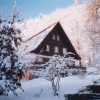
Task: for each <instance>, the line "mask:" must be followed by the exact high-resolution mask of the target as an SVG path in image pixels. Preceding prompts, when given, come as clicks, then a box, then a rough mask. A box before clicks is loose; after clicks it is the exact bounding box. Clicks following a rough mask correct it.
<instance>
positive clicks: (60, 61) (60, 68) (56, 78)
mask: <svg viewBox="0 0 100 100" xmlns="http://www.w3.org/2000/svg"><path fill="white" fill-rule="evenodd" d="M68 55H73V53H71V52H68V53H66V55H65V56H64V57H61V56H59V55H54V56H53V57H52V59H50V61H49V62H47V63H46V64H45V66H47V67H46V69H45V71H44V74H43V75H44V77H45V78H46V79H47V80H49V81H51V82H52V88H53V90H54V95H55V96H56V95H59V93H58V92H59V87H60V85H59V82H60V77H61V74H64V75H66V74H68V73H67V72H68V71H69V73H72V70H69V69H68V67H67V63H69V61H75V59H74V58H73V57H67V56H68Z"/></svg>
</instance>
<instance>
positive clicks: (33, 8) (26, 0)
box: [0, 0, 74, 19]
mask: <svg viewBox="0 0 100 100" xmlns="http://www.w3.org/2000/svg"><path fill="white" fill-rule="evenodd" d="M16 3H17V5H19V7H23V9H22V11H21V13H22V14H23V17H24V18H25V19H28V18H30V17H31V18H36V17H39V14H40V12H41V13H42V14H50V13H52V12H53V11H55V10H56V9H57V8H66V7H68V6H70V5H73V4H74V0H16ZM13 5H14V0H0V10H3V14H2V15H3V17H5V16H6V14H7V12H8V13H9V12H10V11H11V10H12V8H13ZM6 8H7V10H6Z"/></svg>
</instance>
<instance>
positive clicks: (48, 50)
mask: <svg viewBox="0 0 100 100" xmlns="http://www.w3.org/2000/svg"><path fill="white" fill-rule="evenodd" d="M45 46H46V49H45V51H47V52H50V45H49V44H45ZM47 46H48V47H49V49H47Z"/></svg>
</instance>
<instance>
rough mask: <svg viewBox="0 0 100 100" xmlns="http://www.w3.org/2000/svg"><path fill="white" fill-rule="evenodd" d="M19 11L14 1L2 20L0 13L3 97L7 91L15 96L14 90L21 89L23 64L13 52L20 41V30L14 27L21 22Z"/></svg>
mask: <svg viewBox="0 0 100 100" xmlns="http://www.w3.org/2000/svg"><path fill="white" fill-rule="evenodd" d="M19 11H20V8H17V6H16V1H15V5H14V9H13V12H12V13H10V14H8V15H7V16H6V17H5V18H4V19H2V18H1V15H2V14H1V13H0V95H5V96H7V95H8V92H9V91H12V92H13V93H14V94H15V95H17V93H16V92H15V90H16V89H17V88H21V83H20V78H21V77H22V75H23V71H22V68H23V66H24V64H23V63H22V61H21V59H18V55H17V54H16V52H15V48H16V47H17V46H18V44H19V43H20V41H21V37H20V33H21V30H20V29H16V28H15V26H14V23H15V22H19V21H21V20H20V19H18V17H19V16H20V13H19ZM4 22H6V24H4ZM21 89H22V88H21Z"/></svg>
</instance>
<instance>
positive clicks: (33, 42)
mask: <svg viewBox="0 0 100 100" xmlns="http://www.w3.org/2000/svg"><path fill="white" fill-rule="evenodd" d="M57 23H58V22H56V23H54V24H52V25H50V26H49V27H47V28H46V29H44V30H42V31H41V32H39V33H37V34H35V35H34V36H32V37H30V38H29V39H27V40H26V41H24V44H25V46H26V47H27V46H28V48H27V49H28V51H31V50H35V49H36V48H37V47H38V46H39V44H40V43H41V42H42V41H43V40H44V39H45V37H46V36H47V35H48V34H49V33H50V31H51V30H52V29H53V28H54V27H55V25H56V24H57Z"/></svg>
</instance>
